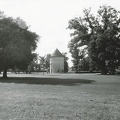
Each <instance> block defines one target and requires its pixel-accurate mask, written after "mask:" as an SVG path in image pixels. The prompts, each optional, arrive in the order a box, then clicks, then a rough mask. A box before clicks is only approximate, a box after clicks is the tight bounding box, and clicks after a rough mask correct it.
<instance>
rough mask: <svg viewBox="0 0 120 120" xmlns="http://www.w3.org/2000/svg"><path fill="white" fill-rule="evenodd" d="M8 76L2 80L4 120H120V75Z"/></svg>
mask: <svg viewBox="0 0 120 120" xmlns="http://www.w3.org/2000/svg"><path fill="white" fill-rule="evenodd" d="M0 76H1V75H0ZM8 76H9V78H8V79H7V80H4V79H2V78H0V120H120V76H112V75H106V76H105V75H99V74H46V73H45V75H43V74H42V73H32V74H14V73H8Z"/></svg>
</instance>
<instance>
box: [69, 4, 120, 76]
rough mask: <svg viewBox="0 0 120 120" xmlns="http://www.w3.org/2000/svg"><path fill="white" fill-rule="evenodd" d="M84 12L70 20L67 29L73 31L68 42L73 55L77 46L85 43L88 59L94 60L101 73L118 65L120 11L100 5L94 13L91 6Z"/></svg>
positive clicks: (119, 54) (79, 46)
mask: <svg viewBox="0 0 120 120" xmlns="http://www.w3.org/2000/svg"><path fill="white" fill-rule="evenodd" d="M83 13H84V17H83V18H82V17H77V18H74V19H71V20H70V21H69V26H68V28H69V29H73V30H74V32H73V33H72V34H71V36H72V39H71V41H70V42H69V45H68V47H69V48H70V52H71V53H72V56H73V58H74V59H76V58H75V57H74V56H75V55H76V56H77V55H79V52H80V49H79V48H81V47H83V46H86V48H87V51H88V52H87V54H88V56H89V62H92V63H95V65H96V66H97V67H98V68H99V69H100V70H101V73H102V74H107V72H108V70H111V71H114V70H115V68H116V67H117V66H119V65H120V59H119V56H120V16H119V13H120V12H119V11H117V10H116V9H115V8H112V7H111V6H100V8H99V9H98V11H97V15H96V16H94V15H93V14H92V13H91V9H85V10H84V11H83ZM77 50H78V53H76V54H75V55H74V52H75V51H77Z"/></svg>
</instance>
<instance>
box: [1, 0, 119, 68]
mask: <svg viewBox="0 0 120 120" xmlns="http://www.w3.org/2000/svg"><path fill="white" fill-rule="evenodd" d="M105 4H106V5H110V6H112V7H115V8H116V9H117V10H120V0H0V10H1V11H4V12H5V14H6V15H7V16H12V17H13V18H16V17H21V18H22V19H23V20H24V21H25V22H26V23H27V25H28V26H31V27H30V29H31V30H32V31H34V32H36V33H37V34H38V35H39V36H41V38H40V42H39V43H38V48H37V50H36V52H37V53H39V55H40V56H44V55H45V54H49V53H50V54H51V53H53V51H54V50H55V49H56V48H58V49H59V50H60V51H61V52H67V53H68V57H70V54H69V49H68V42H69V41H70V39H71V38H70V32H71V31H70V30H68V29H66V28H67V27H68V21H69V20H70V19H72V18H74V17H79V16H82V14H83V13H82V11H83V9H84V8H89V7H91V8H92V11H93V13H95V12H96V11H97V10H98V8H99V6H101V5H105ZM71 65H72V64H71V57H70V59H69V66H71Z"/></svg>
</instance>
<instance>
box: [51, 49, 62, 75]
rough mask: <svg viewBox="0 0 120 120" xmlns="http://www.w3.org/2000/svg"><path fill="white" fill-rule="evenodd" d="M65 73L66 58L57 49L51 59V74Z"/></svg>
mask: <svg viewBox="0 0 120 120" xmlns="http://www.w3.org/2000/svg"><path fill="white" fill-rule="evenodd" d="M63 72H64V56H63V55H62V54H61V52H60V51H59V50H58V49H56V50H55V51H54V52H53V54H52V55H51V58H50V73H63Z"/></svg>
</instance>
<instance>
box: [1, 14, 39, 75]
mask: <svg viewBox="0 0 120 120" xmlns="http://www.w3.org/2000/svg"><path fill="white" fill-rule="evenodd" d="M1 13H2V12H1ZM19 22H20V19H19V21H18V19H13V18H12V17H6V16H4V15H3V14H0V63H1V64H0V68H1V69H2V70H3V77H7V69H9V68H12V67H14V66H15V65H19V64H20V63H26V64H27V65H28V64H29V63H30V62H31V61H32V59H33V57H34V55H33V52H34V50H35V49H36V47H37V42H38V40H39V36H38V35H37V34H36V33H35V32H31V31H30V30H29V29H28V27H27V26H26V27H25V28H22V27H20V25H19Z"/></svg>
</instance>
